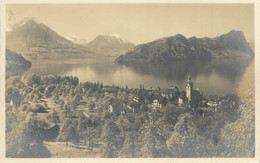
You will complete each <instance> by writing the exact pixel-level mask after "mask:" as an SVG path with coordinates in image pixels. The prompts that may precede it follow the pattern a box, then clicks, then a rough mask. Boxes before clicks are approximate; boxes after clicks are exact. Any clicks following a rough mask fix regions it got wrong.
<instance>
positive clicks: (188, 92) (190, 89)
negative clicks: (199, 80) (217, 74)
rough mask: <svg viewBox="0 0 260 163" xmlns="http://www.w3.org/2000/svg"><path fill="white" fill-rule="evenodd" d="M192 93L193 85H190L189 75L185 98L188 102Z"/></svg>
mask: <svg viewBox="0 0 260 163" xmlns="http://www.w3.org/2000/svg"><path fill="white" fill-rule="evenodd" d="M192 91H193V83H192V81H191V77H190V75H189V78H188V81H187V83H186V97H187V99H188V101H189V102H190V101H191V99H192Z"/></svg>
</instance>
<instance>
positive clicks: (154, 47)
mask: <svg viewBox="0 0 260 163" xmlns="http://www.w3.org/2000/svg"><path fill="white" fill-rule="evenodd" d="M253 55H254V52H253V51H252V49H251V48H250V46H249V44H248V43H247V42H246V39H245V37H244V35H243V33H242V32H241V31H230V32H229V33H227V34H224V35H221V36H220V37H216V38H212V39H211V38H199V39H198V38H196V37H191V38H189V39H187V38H185V37H184V36H182V35H180V34H177V35H175V36H171V37H166V38H162V39H158V40H155V41H153V42H150V43H147V44H142V45H138V46H136V47H135V48H134V50H132V51H129V52H127V53H126V54H124V55H121V56H120V57H118V58H117V59H116V61H117V62H121V63H127V62H160V63H164V62H169V61H174V60H184V59H210V58H225V57H242V56H253Z"/></svg>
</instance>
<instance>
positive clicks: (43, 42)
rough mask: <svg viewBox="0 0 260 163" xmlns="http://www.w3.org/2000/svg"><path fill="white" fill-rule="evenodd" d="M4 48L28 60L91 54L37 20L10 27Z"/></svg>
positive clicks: (27, 20)
mask: <svg viewBox="0 0 260 163" xmlns="http://www.w3.org/2000/svg"><path fill="white" fill-rule="evenodd" d="M6 47H7V48H8V49H10V50H12V51H14V52H17V53H19V54H21V55H23V56H26V57H27V56H28V57H30V58H57V57H70V56H72V57H79V56H84V55H86V54H90V53H91V51H90V50H89V49H88V48H87V47H83V46H80V45H76V44H74V43H72V42H71V41H69V40H67V39H65V38H64V37H62V36H60V35H58V34H57V33H56V32H55V31H53V30H52V29H50V28H49V27H47V26H46V25H44V24H43V23H40V22H39V21H38V20H36V19H27V18H26V19H24V20H22V21H20V22H18V23H16V24H14V25H12V26H11V30H10V31H9V32H7V34H6ZM59 54H60V55H59Z"/></svg>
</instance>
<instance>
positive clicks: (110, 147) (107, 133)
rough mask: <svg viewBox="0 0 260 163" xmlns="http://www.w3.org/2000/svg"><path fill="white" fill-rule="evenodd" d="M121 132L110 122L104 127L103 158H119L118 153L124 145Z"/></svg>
mask: <svg viewBox="0 0 260 163" xmlns="http://www.w3.org/2000/svg"><path fill="white" fill-rule="evenodd" d="M120 133H121V130H120V129H119V128H118V126H117V125H116V124H115V123H114V122H112V121H109V122H108V123H106V124H105V125H104V128H103V132H102V138H103V140H104V148H103V156H104V157H117V156H118V151H119V149H120V147H121V145H122V137H121V135H120Z"/></svg>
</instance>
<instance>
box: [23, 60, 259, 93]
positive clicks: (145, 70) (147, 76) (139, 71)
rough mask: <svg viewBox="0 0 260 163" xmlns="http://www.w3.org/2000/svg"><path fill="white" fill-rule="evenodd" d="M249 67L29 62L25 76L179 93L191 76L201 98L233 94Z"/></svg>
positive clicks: (212, 62)
mask: <svg viewBox="0 0 260 163" xmlns="http://www.w3.org/2000/svg"><path fill="white" fill-rule="evenodd" d="M253 63H254V61H253V60H252V61H251V59H249V58H236V59H224V60H210V61H178V62H173V63H172V64H128V65H120V64H117V63H114V62H113V61H112V60H105V61H104V60H103V61H101V60H98V61H97V60H70V61H66V60H65V61H52V60H37V61H33V65H32V68H31V69H30V70H29V71H28V72H27V73H39V74H55V75H73V76H78V77H79V80H80V81H81V82H85V81H91V82H97V81H100V82H103V83H104V84H107V85H112V84H114V85H119V86H122V87H125V86H126V85H128V87H131V88H139V86H140V84H143V85H145V88H150V87H152V88H157V87H160V88H167V87H169V86H171V85H176V86H177V87H179V88H180V89H184V85H185V82H186V80H187V77H188V75H189V74H191V77H192V80H193V82H194V87H195V88H200V90H201V91H202V92H203V93H204V94H205V95H208V94H217V95H223V94H226V93H236V87H238V85H239V82H241V78H242V77H243V76H244V75H245V70H246V68H247V67H248V66H249V64H250V65H252V64H253ZM249 67H250V66H249ZM251 67H253V66H251ZM253 68H254V67H253ZM249 72H251V71H249ZM249 78H250V79H248V81H251V79H252V80H254V79H253V77H252V74H251V77H249ZM245 85H246V84H245Z"/></svg>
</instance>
